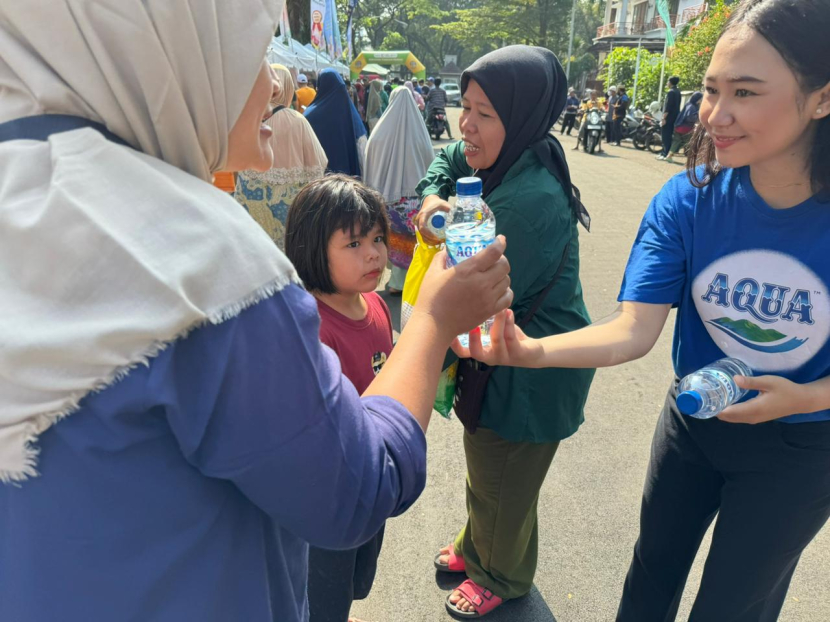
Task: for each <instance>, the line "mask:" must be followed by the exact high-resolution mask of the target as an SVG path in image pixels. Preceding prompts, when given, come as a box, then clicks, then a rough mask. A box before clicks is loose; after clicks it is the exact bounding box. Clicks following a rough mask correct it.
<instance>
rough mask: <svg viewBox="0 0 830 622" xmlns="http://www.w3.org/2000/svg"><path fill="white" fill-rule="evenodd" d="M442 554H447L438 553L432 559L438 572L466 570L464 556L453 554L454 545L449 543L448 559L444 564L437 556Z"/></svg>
mask: <svg viewBox="0 0 830 622" xmlns="http://www.w3.org/2000/svg"><path fill="white" fill-rule="evenodd" d="M442 555H447V553H438V555H436V556H435V559H434V560H433V563H434V564H435V569H436V570H438V571H439V572H467V567H466V565H465V564H464V558H463V557H461V556H460V555H456V554H455V545H454V544H450V552H449V556H450V561H449V562H448V563H446V564H444V563H442V562H441V561H439V559H438V558H439V557H441V556H442Z"/></svg>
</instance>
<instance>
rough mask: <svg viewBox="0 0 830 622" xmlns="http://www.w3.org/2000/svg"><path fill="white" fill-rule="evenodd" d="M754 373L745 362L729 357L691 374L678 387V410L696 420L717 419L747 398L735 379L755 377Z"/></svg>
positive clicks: (745, 391) (744, 390) (745, 392)
mask: <svg viewBox="0 0 830 622" xmlns="http://www.w3.org/2000/svg"><path fill="white" fill-rule="evenodd" d="M751 375H752V370H751V369H750V368H749V366H748V365H747V364H746V363H744V362H743V361H741V360H738V359H735V358H725V359H720V360H719V361H715V362H714V363H712V364H711V365H707V366H706V367H704V368H703V369H699V370H698V371H696V372H694V373H692V374H689V375H688V376H686V377H685V378H683V380H681V381H680V385H679V386H678V387H677V393H678V394H677V409H678V410H679V411H680V412H681V413H683V414H684V415H688V416H690V417H695V418H696V419H710V418H711V417H716V416H717V415H718V414H720V412H721V411H722V410H724V409H725V408H726V407H728V406H731V405H732V404H735V403H737V402H738V401H739V400H740V399H741V398H742V397H743V396H744V395H746V394H747V390H746V389H742V388H741V387H739V386H738V385H737V384H736V383H735V376H751Z"/></svg>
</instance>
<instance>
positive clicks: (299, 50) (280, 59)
mask: <svg viewBox="0 0 830 622" xmlns="http://www.w3.org/2000/svg"><path fill="white" fill-rule="evenodd" d="M268 62H269V63H280V64H281V65H285V66H286V67H288V68H289V69H295V70H296V71H298V72H301V71H322V70H323V69H326V68H329V67H333V68H334V69H335V70H336V71H337V73H339V74H340V75H342V76H345V77H348V76H349V68H348V67H347V66H346V65H344V64H343V63H340V62H336V61H332V60H331V59H330V58H329V57H328V56H327V55H326V54H324V53H323V52H319V53H318V52H315V51H314V50H313V49H311V50H309V49H308V48H307V47H305V46H304V45H303V44H302V43H300V42H299V41H295V40H294V39H288V40H287V41H286V40H283V39H282V37H274V38H273V39H272V40H271V45H270V46H269V47H268Z"/></svg>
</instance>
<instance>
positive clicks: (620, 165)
mask: <svg viewBox="0 0 830 622" xmlns="http://www.w3.org/2000/svg"><path fill="white" fill-rule="evenodd" d="M450 115H451V118H452V120H453V128H454V129H453V133H454V136H456V137H458V134H457V133H456V131H457V130H455V128H457V127H458V125H457V121H456V119H457V115H458V110H457V109H450ZM562 142H563V145H564V147H565V149H566V150H568V151H567V154H568V160H569V163H570V166H571V175H572V177H573V180H574V183H576V184H577V185H578V186H579V188H580V190H581V191H582V197H583V200H584V203H585V205H586V206H587V208H588V210H589V211H590V212H591V215H592V217H593V227H592V232H591V233H590V234H588V233H585V232H583V231H581V239H580V241H581V259H582V283H583V286H584V290H585V299H586V301H587V304H588V309H589V311H590V313H591V316H592V317H593V318H594V319H599V318H602V317H604V316H605V315H607V314H608V313H610V312H611V311H613V309H614V308H615V307H616V302H615V301H616V296H617V293H618V288H619V284H620V280H621V277H622V273H623V269H624V267H625V262H626V260H627V257H628V253H629V250H630V247H631V243H632V241H633V239H634V236H635V234H636V232H637V227H638V224H639V222H640V219H641V217H642V215H643V212H644V211H645V209H646V207H647V206H648V203H649V201H650V200H651V198H652V196H653V195H654V194H655V193H656V192H657V191H658V190H659V188H660V187H661V185H662V184H663V183H664V182H665V181H666V180H667V179H668V178H669V177H670V176H671V175H672V174H675V173H677V172H679V171H681V167H680V166H679V165H676V164H665V163H663V162H658V161H655V160H654V158H653V156H651V155H650V154H647V153H643V152H639V151H636V150H634V149H633V148H632V147H631V146H630V143H628V144H627V145H626V143H624V146H623V147H607V148H606V154H605V155H599V156H591V155H587V154H585V153H583V152H582V151H578V152H576V151H570V150H569V149H570V148H571V147H573V145H574V143H575V141H574V139H573V138H568V137H565V138H564V139H563V141H562ZM441 144H445V143H436V146H437V147H438V146H440V145H441ZM386 299H387V301H388V302H389V303H390V306H391V307H392V314H393V317H395V318H396V319H397V318H398V317H399V310H400V299H399V298H389V297H386ZM673 320H674V318H673V315H672V318H671V320H670V325H668V326H667V327H666V329H665V330H664V331H663V335H662V337H661V339H660V341H659V342H658V344H657V345H656V347H655V348H654V350H653V351H652V352H651V353H650V354H649V355H648V356H646V357H645V358H643V359H641V360H639V361H635V362H633V363H629V364H627V365H623V366H620V367H616V368H611V369H604V370H600V371H599V372H598V373H597V375H596V378H595V380H594V384H593V388H592V390H591V394H590V397H589V399H588V404H587V408H586V421H585V423H584V424H583V426H582V428H581V429H580V430H579V432H577V434H576V435H574V436H573V437H572V438H570V439H568V440H566V441H565V442H563V443H562V445H561V447H560V449H559V452H558V454H557V456H556V458H555V460H554V463H553V466H552V468H551V472H550V474H549V475H548V478H547V481H546V482H545V485H544V486H543V488H542V492H541V497H540V501H539V517H540V542H539V566H538V572H537V574H536V582H535V588H534V589H533V591H532V592H531V593H530V594H529V595H528V596H526V597H524V598H522V599H518V600H516V601H512V602H509V603H507V604H505V605H503V606H502V607H501V608H500V609H498V610H497V611H495V612H494V613H492V614H491V615H489V616H488V617H487V619H488V620H490V621H491V622H508V621H509V622H605V621H612V620H613V619H614V616H615V613H616V609H617V604H618V599H619V596H620V592H621V590H622V584H623V580H624V578H625V573H626V570H627V568H628V564H629V562H630V559H631V552H632V547H633V545H634V541H635V540H636V538H637V532H638V513H639V504H640V494H641V490H642V484H643V479H644V476H645V471H646V465H647V461H648V456H649V447H650V442H651V437H652V432H653V430H654V426H655V424H656V421H657V417H658V415H659V412H660V408H661V405H662V403H663V398H664V395H665V392H666V390H667V388H668V385H669V381H670V379H671V376H672V372H671V363H670V360H671V359H670V350H671V334H672V331H671V328H672V325H673ZM427 437H428V442H429V458H428V459H429V475H428V481H427V487H426V490H425V491H424V493H423V495H422V496H421V498H420V500H419V501H418V502H417V503H416V504H415V506H414V507H413V508H412V509H410V510H409V511H408V512H407V513H406V514H405V515H404V516H401V517H399V518H396V519H392V520H390V521H389V522H388V524H387V528H386V537H385V541H384V545H383V552H382V553H381V557H380V562H379V569H378V575H377V579H376V581H375V585H374V589H373V591H372V593H371V595H370V596H369V598H368V599H366V600H365V601H360V602H357V603H355V606H354V607H353V615H356V616H357V617H359V618H361V619H363V620H366V621H367V622H435V621H441V620H449V619H450V617H449V615H448V614H447V613H446V612H445V610H444V599H445V598H446V596H447V595H448V594H449V592H450V590H451V589H452V588H453V587H455V586H456V585H457V584H458V583H460V581H461V580H460V579H457V578H456V579H453V580H451V581H447V580H445V579H443V578H441V577H437V576H436V573H435V571H434V570H433V566H432V559H433V556H434V555H435V553H436V552H437V550H438V548H439V547H441V546H443V545H445V544H446V543H448V542H450V541H452V540H453V538H454V537H455V534H456V533H457V531H458V529H459V528H460V527H461V525H462V524H463V523H464V521H465V519H466V512H465V508H464V477H465V466H464V454H463V449H462V443H461V437H462V427H461V424H460V423H458V421H456V420H446V419H443V418H442V417H440V416H439V415H437V414H436V415H435V416H434V418H433V420H432V423H431V425H430V428H429V432H428V435H427ZM708 546H709V536H708V535H707V538H706V540H705V541H704V545H703V546H702V547H701V550H700V553H699V555H698V559H697V560H696V562H695V565H694V568H693V570H692V573H691V575H690V577H689V581H688V583H687V588H686V592H685V594H684V597H683V602H682V604H681V607H680V613H679V615H678V617H677V619H678V620H686V619H687V618H688V614H689V611H690V608H691V604H692V602H693V599H694V595H695V593H696V591H697V587H698V585H699V582H700V576H701V570H702V566H703V561H704V559H705V555H706V551H707V550H708ZM828 569H830V530H828V529H827V528H825V529H824V530H823V531H822V532H821V533H820V534H819V535H818V537H817V538H816V539H815V541H814V542H813V543H812V544H811V545H810V547H808V548H807V550H806V551H805V553H804V555H803V557H802V561H801V564H800V565H799V567H798V570H797V571H796V573H795V577H794V579H793V582H792V586H791V588H790V591H789V594H788V597H787V600H786V604H785V605H784V609H783V612H782V614H781V617H780V618H779V620H781V621H782V622H827V621H828V620H830V580H828V574H827V573H828ZM711 622H719V621H718V620H712V621H711Z"/></svg>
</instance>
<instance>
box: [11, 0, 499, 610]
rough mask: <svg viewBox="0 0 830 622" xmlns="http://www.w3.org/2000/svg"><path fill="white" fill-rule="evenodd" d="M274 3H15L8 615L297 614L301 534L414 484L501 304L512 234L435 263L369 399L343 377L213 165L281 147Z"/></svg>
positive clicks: (322, 529)
mask: <svg viewBox="0 0 830 622" xmlns="http://www.w3.org/2000/svg"><path fill="white" fill-rule="evenodd" d="M281 9H282V5H281V3H278V2H269V1H265V0H235V1H234V2H233V3H231V2H225V1H224V0H198V2H197V1H196V0H141V1H138V0H132V1H125V0H27V1H26V2H14V1H5V0H4V1H2V2H0V318H2V321H0V508H2V511H0V568H2V569H3V570H2V580H0V603H2V618H3V619H4V620H15V621H51V620H61V621H62V622H79V621H81V620H83V621H84V622H88V621H90V620H126V619H131V620H154V621H155V620H158V621H161V620H176V621H179V620H182V621H184V620H188V621H189V620H199V621H200V622H213V621H215V622H220V621H221V622H226V621H228V620H246V621H257V622H259V621H265V620H268V621H277V620H279V621H280V622H296V621H303V620H305V619H306V617H307V604H306V596H305V593H306V578H305V577H306V557H307V544H306V542H310V543H313V544H316V545H318V546H323V547H331V548H338V547H340V548H346V547H350V546H355V545H356V544H358V543H360V542H362V541H365V540H366V539H367V538H368V537H369V536H370V535H372V534H374V533H375V532H376V531H377V530H378V529H379V527H380V526H381V525H382V524H383V522H384V520H386V518H387V517H388V516H390V515H392V514H397V513H400V512H403V511H404V510H406V508H408V507H409V506H410V505H411V504H412V503H413V502H414V500H415V499H416V498H417V496H418V494H419V493H420V490H421V489H422V487H423V485H424V468H425V441H424V435H423V431H422V430H423V429H424V428H425V427H426V425H427V422H428V420H429V413H430V410H431V409H430V405H431V404H430V403H431V400H432V397H431V396H432V395H433V394H434V392H435V388H436V386H437V380H438V374H439V368H440V364H441V356H442V355H441V354H440V353H441V352H442V351H443V350H444V349H445V348H446V346H448V345H449V343H450V341H451V339H452V336H453V335H455V334H456V333H459V332H462V331H463V330H468V329H469V328H470V327H471V325H473V324H476V323H478V322H480V321H483V319H484V318H485V317H487V316H489V315H490V314H492V313H493V311H495V310H498V309H499V308H502V307H504V305H505V304H507V303H508V302H509V298H510V292H509V290H508V289H507V276H506V273H507V266H506V260H505V259H504V258H503V257H501V253H500V251H502V250H503V245H502V244H500V243H499V242H497V243H496V244H495V245H494V246H493V247H491V248H493V249H494V250H493V252H490V253H484V254H479V255H477V256H476V257H475V258H473V259H470V260H468V261H467V262H465V267H466V265H467V264H471V268H470V269H466V270H461V271H459V270H443V269H441V268H440V267H439V266H436V269H435V270H433V271H432V273H431V275H430V277H429V278H427V280H426V282H425V285H424V287H425V289H422V290H421V300H422V301H424V302H423V303H421V301H419V305H422V306H421V307H420V309H421V311H422V313H421V314H420V315H418V320H417V321H416V319H415V318H413V319H412V320H410V324H412V323H415V324H418V326H417V327H416V328H415V329H413V330H406V331H404V333H403V334H402V335H401V338H400V341H399V345H398V348H397V349H396V351H395V354H393V355H392V357H391V358H390V360H389V361H388V362H387V363H386V365H385V366H384V369H383V370H382V371H381V372H380V374H378V376H377V378H376V379H375V381H374V382H373V384H372V385H371V386H370V387H369V389H368V390H367V391H366V393H365V395H364V397H363V398H362V399H361V397H360V396H358V394H357V393H356V391H355V390H354V388H353V387H352V385H351V384H350V383H349V382H348V381H346V380H345V379H344V378H343V376H342V375H341V374H340V367H339V364H338V362H337V359H336V357H335V355H334V354H333V353H332V352H331V351H330V350H327V349H325V348H323V347H322V345H321V344H320V342H319V339H318V334H317V333H318V331H319V319H318V315H317V310H316V305H315V302H314V299H313V298H312V297H311V296H310V295H309V294H307V293H306V292H305V291H304V290H303V289H302V288H301V287H300V286H299V285H298V284H297V277H296V273H295V272H294V269H293V267H292V266H291V264H290V263H289V262H288V260H287V259H286V258H285V256H284V255H283V254H282V253H281V252H280V250H279V249H278V248H277V247H276V245H274V244H273V242H272V241H271V240H270V239H269V237H268V236H267V235H266V234H265V233H264V232H263V231H262V229H261V228H260V227H259V226H257V225H256V223H254V222H253V220H252V219H251V218H250V217H249V216H248V214H246V212H245V210H244V209H242V208H241V207H240V206H239V204H238V203H236V202H235V201H234V200H233V199H232V198H231V197H229V196H227V195H225V194H223V193H222V192H221V191H219V190H217V189H216V188H214V187H213V186H212V185H211V184H210V179H211V175H212V173H213V172H214V171H217V170H222V169H224V170H229V171H238V170H247V169H256V170H268V169H269V168H270V167H271V162H272V157H273V156H272V151H271V149H272V148H271V140H270V139H271V135H272V130H271V129H270V128H269V127H267V126H265V125H264V124H263V119H265V118H266V117H267V116H268V115H270V113H271V107H270V104H269V100H270V99H271V97H272V95H273V90H274V89H273V83H272V80H271V75H270V70H269V68H268V66H267V65H266V64H265V63H263V61H262V59H263V57H264V55H265V50H266V46H267V45H268V43H269V41H270V40H271V35H272V33H273V32H274V28H275V24H276V21H277V19H278V17H279V15H280V11H281ZM478 257H482V261H475V259H477V258H478ZM456 307H457V308H456ZM419 333H420V334H419ZM413 378H414V382H413ZM386 396H389V397H386ZM426 396H429V397H426ZM390 398H392V399H390Z"/></svg>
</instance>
